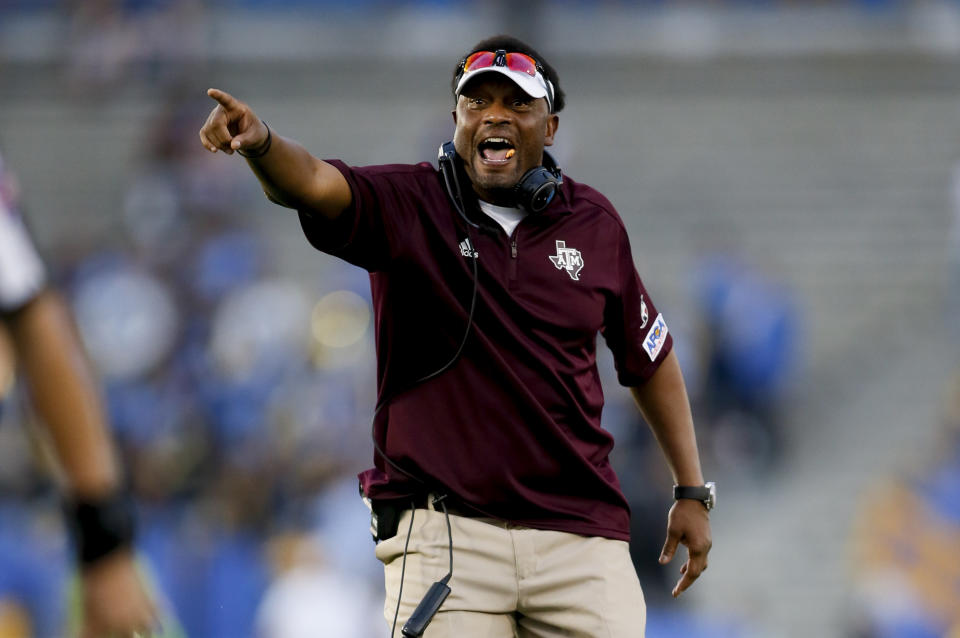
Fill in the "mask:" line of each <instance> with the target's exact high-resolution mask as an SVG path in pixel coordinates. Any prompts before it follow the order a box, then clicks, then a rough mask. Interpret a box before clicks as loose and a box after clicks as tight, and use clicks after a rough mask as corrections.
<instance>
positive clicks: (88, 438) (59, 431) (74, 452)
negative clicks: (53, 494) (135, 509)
mask: <svg viewBox="0 0 960 638" xmlns="http://www.w3.org/2000/svg"><path fill="white" fill-rule="evenodd" d="M11 329H12V332H13V336H14V343H15V344H16V350H17V355H18V360H19V361H20V364H21V366H22V370H23V372H24V373H25V375H26V379H27V382H28V385H29V388H30V392H31V395H32V398H33V403H34V405H35V406H36V410H37V413H38V415H39V416H40V419H41V420H42V422H43V423H44V425H45V426H46V427H47V428H48V430H49V432H50V434H51V440H52V442H53V446H54V449H55V452H56V455H57V458H58V459H59V460H60V463H61V465H62V467H63V470H64V472H65V474H66V479H67V481H68V483H69V488H70V490H71V492H72V493H73V494H74V495H75V496H77V497H81V498H96V497H99V496H102V495H104V494H108V493H110V492H112V491H113V490H115V489H116V488H117V487H118V486H119V483H120V472H119V468H118V465H117V460H116V457H115V454H114V450H113V446H112V441H111V438H110V433H109V431H108V429H107V425H106V419H105V416H104V410H103V405H102V403H101V401H100V396H99V392H98V390H97V385H96V383H95V381H94V377H93V374H92V372H91V370H90V367H89V365H88V363H87V360H86V357H85V355H84V352H83V349H82V347H81V345H80V342H79V339H78V337H77V336H76V330H75V328H74V325H73V322H72V321H71V319H70V317H69V315H68V313H67V310H66V307H65V305H64V303H63V301H62V300H61V299H60V297H59V296H58V295H56V294H55V293H53V292H50V291H47V292H44V293H41V295H40V296H39V297H37V298H36V299H34V300H33V301H31V302H30V303H29V304H28V305H27V306H26V307H25V308H23V309H22V310H20V311H19V312H18V313H17V314H16V316H15V317H14V318H13V320H12V322H11Z"/></svg>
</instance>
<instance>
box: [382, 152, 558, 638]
mask: <svg viewBox="0 0 960 638" xmlns="http://www.w3.org/2000/svg"><path fill="white" fill-rule="evenodd" d="M543 158H544V165H542V166H536V167H534V168H531V169H530V170H529V171H527V172H526V173H524V175H523V176H522V177H521V178H520V180H519V181H518V182H517V185H516V186H514V189H513V190H514V194H515V195H516V198H517V203H518V204H520V206H522V207H523V208H524V209H525V210H527V211H528V212H530V213H540V212H542V211H543V210H544V209H545V208H546V207H547V206H549V205H550V202H551V201H553V198H554V196H556V194H557V191H558V190H559V188H560V185H561V184H563V173H562V172H561V170H560V166H559V165H558V164H557V163H556V161H555V160H554V159H553V157H552V156H551V155H550V154H549V153H547V152H546V151H544V152H543ZM437 165H438V166H439V167H440V173H441V175H442V177H443V184H444V188H445V189H446V191H447V195H448V196H449V198H450V201H451V203H452V204H453V208H454V210H456V212H457V215H458V216H459V217H460V218H461V219H463V221H464V222H465V223H466V226H465V228H464V233H465V235H466V239H467V240H468V241H469V240H470V239H471V238H470V235H471V229H479V228H480V225H479V224H477V223H476V222H474V221H472V220H471V219H470V217H469V216H468V215H467V210H466V201H465V200H464V196H463V190H462V189H461V187H460V174H459V170H458V167H457V151H456V149H455V148H454V145H453V142H446V143H444V144H442V145H441V146H440V149H439V151H438V153H437ZM470 244H471V245H475V244H474V242H472V241H470ZM472 261H473V292H472V293H471V294H470V309H469V312H468V313H467V326H466V328H465V329H464V332H463V337H462V338H461V340H460V345H459V346H458V347H457V350H456V352H455V353H454V354H453V357H451V359H450V360H449V361H447V363H445V364H444V365H442V366H440V367H439V368H437V369H436V370H434V371H433V372H431V373H429V374H426V375H424V376H422V377H420V378H419V379H417V380H416V381H414V382H413V383H411V384H410V385H409V386H407V387H405V388H402V389H400V390H395V391H394V392H392V393H390V394H389V395H387V396H385V397H384V398H383V399H381V400H380V401H379V402H378V403H377V406H376V408H375V409H374V412H373V417H374V422H376V417H377V415H378V414H379V413H380V410H381V409H383V408H384V407H385V406H386V405H387V404H389V403H390V401H392V400H393V399H394V398H396V397H397V395H399V394H401V393H402V392H406V391H407V390H411V389H413V388H414V387H416V386H418V385H420V384H421V383H423V382H425V381H429V380H430V379H433V378H435V377H438V376H440V375H441V374H443V373H444V372H446V371H447V370H449V369H450V368H451V367H453V365H454V364H455V363H456V362H457V361H458V360H459V359H460V355H461V354H462V353H463V349H464V346H466V344H467V338H468V337H469V336H470V331H471V329H472V328H473V317H474V311H475V310H476V307H477V287H478V286H477V261H478V260H477V258H476V256H474V258H473V259H472ZM371 438H372V439H373V446H374V448H375V449H376V451H377V453H378V454H380V457H381V458H383V459H384V461H386V462H387V464H389V465H390V466H391V467H393V468H394V469H395V470H397V471H399V472H400V473H401V474H404V475H405V476H407V477H409V478H411V479H413V480H414V481H416V482H417V483H419V484H421V485H423V486H424V487H429V484H428V483H427V481H424V480H423V479H422V478H420V477H418V476H415V475H414V474H413V473H411V472H409V471H407V470H405V469H403V468H402V467H400V466H399V465H398V464H397V463H396V462H395V461H393V460H392V459H391V458H390V457H388V456H387V455H386V453H385V452H384V451H383V449H382V448H381V447H380V444H379V443H378V442H377V437H376V433H375V432H371ZM446 498H447V494H445V493H441V494H440V495H439V496H437V497H436V498H434V500H433V504H434V506H437V505H440V506H441V507H442V508H443V513H444V518H445V519H446V523H447V535H448V539H449V543H448V550H449V554H450V567H449V570H448V571H447V574H446V576H444V577H443V578H442V579H440V580H439V581H437V582H435V583H433V585H431V586H430V589H429V590H427V593H426V594H425V595H424V597H423V599H421V601H420V603H419V604H418V605H417V608H416V609H415V610H414V612H413V614H411V615H410V618H409V619H408V620H407V622H406V623H404V625H403V628H402V629H401V634H402V636H403V637H404V638H416V637H419V636H422V635H423V632H424V631H425V630H426V628H427V625H429V624H430V621H431V620H433V617H434V615H436V613H437V611H438V610H439V609H440V606H441V605H442V604H443V601H444V600H446V598H447V596H448V595H449V594H450V587H449V586H448V585H447V583H448V582H449V581H450V578H451V577H452V576H453V532H452V530H451V527H450V514H449V512H448V511H447V506H446V503H444V500H445V499H446ZM412 529H413V514H412V513H411V516H410V523H409V529H408V530H407V539H406V542H407V543H409V542H410V532H411V530H412ZM406 561H407V545H406V544H405V545H404V548H403V564H402V567H401V570H400V587H399V590H398V592H397V609H396V612H395V613H394V616H393V628H392V629H391V631H390V635H391V636H393V635H394V632H395V631H396V626H397V617H398V616H399V614H400V600H401V597H402V595H403V575H404V571H405V570H406Z"/></svg>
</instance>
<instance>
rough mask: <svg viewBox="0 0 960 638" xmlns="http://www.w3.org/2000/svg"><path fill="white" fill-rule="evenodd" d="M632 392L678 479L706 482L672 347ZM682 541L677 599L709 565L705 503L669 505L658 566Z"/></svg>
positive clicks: (681, 501)
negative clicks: (683, 559) (682, 561)
mask: <svg viewBox="0 0 960 638" xmlns="http://www.w3.org/2000/svg"><path fill="white" fill-rule="evenodd" d="M630 391H631V392H632V393H633V397H634V399H635V400H636V402H637V405H638V406H639V408H640V412H641V414H643V418H644V419H646V421H647V423H648V424H649V425H650V429H651V430H652V431H653V434H654V436H655V437H656V439H657V442H658V443H659V444H660V449H661V450H663V454H664V456H665V457H666V460H667V464H668V465H669V466H670V471H671V473H672V474H673V480H674V482H675V483H676V484H677V485H690V486H700V485H703V474H702V473H701V470H700V455H699V453H698V451H697V438H696V434H695V433H694V429H693V414H692V413H691V411H690V401H689V399H688V398H687V389H686V386H685V385H684V382H683V375H682V374H681V372H680V363H679V361H678V360H677V355H676V353H675V352H673V351H671V352H670V353H669V354H668V355H667V356H666V358H665V359H664V360H663V362H662V363H661V364H660V367H659V368H657V371H656V372H655V373H654V374H653V376H652V377H650V379H649V380H648V381H646V382H645V383H644V384H643V385H640V386H637V387H632V388H630ZM680 543H683V544H684V545H686V546H687V552H688V558H687V562H686V563H685V564H684V565H683V567H681V568H680V574H681V576H680V580H679V581H678V582H677V585H676V586H675V587H674V588H673V592H672V593H673V596H674V597H676V596H679V595H680V594H681V593H683V592H684V591H685V590H686V589H687V588H688V587H690V585H692V584H693V581H695V580H696V579H697V578H698V577H699V576H700V574H701V573H702V572H703V570H705V569H706V568H707V554H708V553H709V552H710V548H711V546H712V544H713V542H712V540H711V536H710V515H709V513H708V512H707V508H706V507H705V506H704V505H703V503H700V502H698V501H695V500H690V499H679V500H677V502H676V503H674V504H673V507H671V508H670V513H669V516H668V518H667V540H666V542H665V543H664V545H663V551H662V552H661V554H660V564H662V565H665V564H667V563H669V562H670V561H671V560H672V559H673V555H674V554H675V553H676V551H677V547H678V545H679V544H680Z"/></svg>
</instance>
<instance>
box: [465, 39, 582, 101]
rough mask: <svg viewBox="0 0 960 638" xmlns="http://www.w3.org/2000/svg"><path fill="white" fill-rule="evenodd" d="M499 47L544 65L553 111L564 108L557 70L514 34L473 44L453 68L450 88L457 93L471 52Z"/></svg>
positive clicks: (492, 49) (494, 49)
mask: <svg viewBox="0 0 960 638" xmlns="http://www.w3.org/2000/svg"><path fill="white" fill-rule="evenodd" d="M497 49H503V50H504V51H507V52H508V53H511V52H512V53H523V54H525V55H529V56H530V57H531V58H533V59H534V60H536V61H537V62H539V63H540V66H541V67H543V73H544V75H545V76H546V78H547V79H548V80H550V84H552V85H553V112H554V113H559V112H560V111H562V110H563V107H564V106H565V105H566V99H565V96H564V93H563V89H561V88H560V78H559V77H558V76H557V70H556V69H554V68H553V66H551V64H550V63H549V62H547V61H546V60H545V59H544V57H543V56H542V55H540V53H538V52H537V50H536V49H534V48H533V47H532V46H530V45H529V44H527V43H526V42H524V41H523V40H520V39H519V38H515V37H513V36H512V35H503V34H502V35H495V36H493V37H490V38H487V39H485V40H481V41H480V42H477V43H476V44H475V45H473V47H472V48H471V49H470V50H469V51H468V52H467V53H466V54H464V55H463V57H461V58H460V59H459V60H458V61H457V66H456V67H454V69H453V78H452V80H451V81H450V90H451V91H452V92H453V93H454V94H456V92H457V78H458V77H459V76H460V71H461V70H462V69H461V65H462V64H463V61H464V60H466V59H467V58H468V57H469V56H470V54H472V53H476V52H477V51H496V50H497Z"/></svg>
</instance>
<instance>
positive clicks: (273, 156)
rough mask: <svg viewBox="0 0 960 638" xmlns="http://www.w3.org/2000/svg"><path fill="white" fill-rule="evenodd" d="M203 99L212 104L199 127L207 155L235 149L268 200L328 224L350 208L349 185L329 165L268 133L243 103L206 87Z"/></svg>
mask: <svg viewBox="0 0 960 638" xmlns="http://www.w3.org/2000/svg"><path fill="white" fill-rule="evenodd" d="M207 95H209V96H210V97H211V98H213V99H214V100H215V101H216V102H217V106H215V107H214V109H213V110H212V111H211V112H210V116H209V117H208V118H207V121H206V123H204V125H203V128H201V129H200V141H201V143H202V144H203V146H204V148H206V149H207V150H208V151H210V152H211V153H216V152H217V151H218V150H219V151H223V152H224V153H227V154H228V155H232V154H233V153H234V152H235V151H236V152H239V153H240V154H241V155H243V156H244V157H246V158H247V164H248V165H249V166H250V169H251V170H252V171H253V173H254V175H256V176H257V179H259V180H260V184H261V186H262V187H263V192H264V193H265V194H266V195H267V198H268V199H269V200H270V201H272V202H274V203H277V204H280V205H281V206H286V207H288V208H294V209H296V210H299V211H301V212H305V213H311V214H318V215H321V216H323V217H325V218H326V219H328V220H330V221H334V220H336V219H337V218H338V217H339V216H340V215H341V214H342V213H343V212H344V211H346V210H347V209H348V208H349V207H350V205H351V203H352V202H353V194H352V193H351V191H350V185H349V184H347V180H346V179H345V178H344V177H343V175H342V174H341V173H340V171H339V170H337V169H336V168H335V167H334V166H331V165H330V164H328V163H327V162H324V161H322V160H320V159H317V158H316V157H314V156H313V155H311V154H310V153H309V152H307V150H306V149H305V148H303V146H301V145H300V144H298V143H297V142H294V141H293V140H290V139H287V138H284V137H281V136H279V135H277V134H276V133H274V132H272V131H270V129H269V128H267V125H266V124H264V123H263V121H262V120H260V118H258V117H257V115H256V114H255V113H254V112H253V110H252V109H251V108H250V107H249V106H248V105H247V104H245V103H244V102H241V101H239V100H237V99H236V98H234V97H233V96H232V95H230V94H229V93H225V92H224V91H221V90H219V89H209V90H208V91H207Z"/></svg>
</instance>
